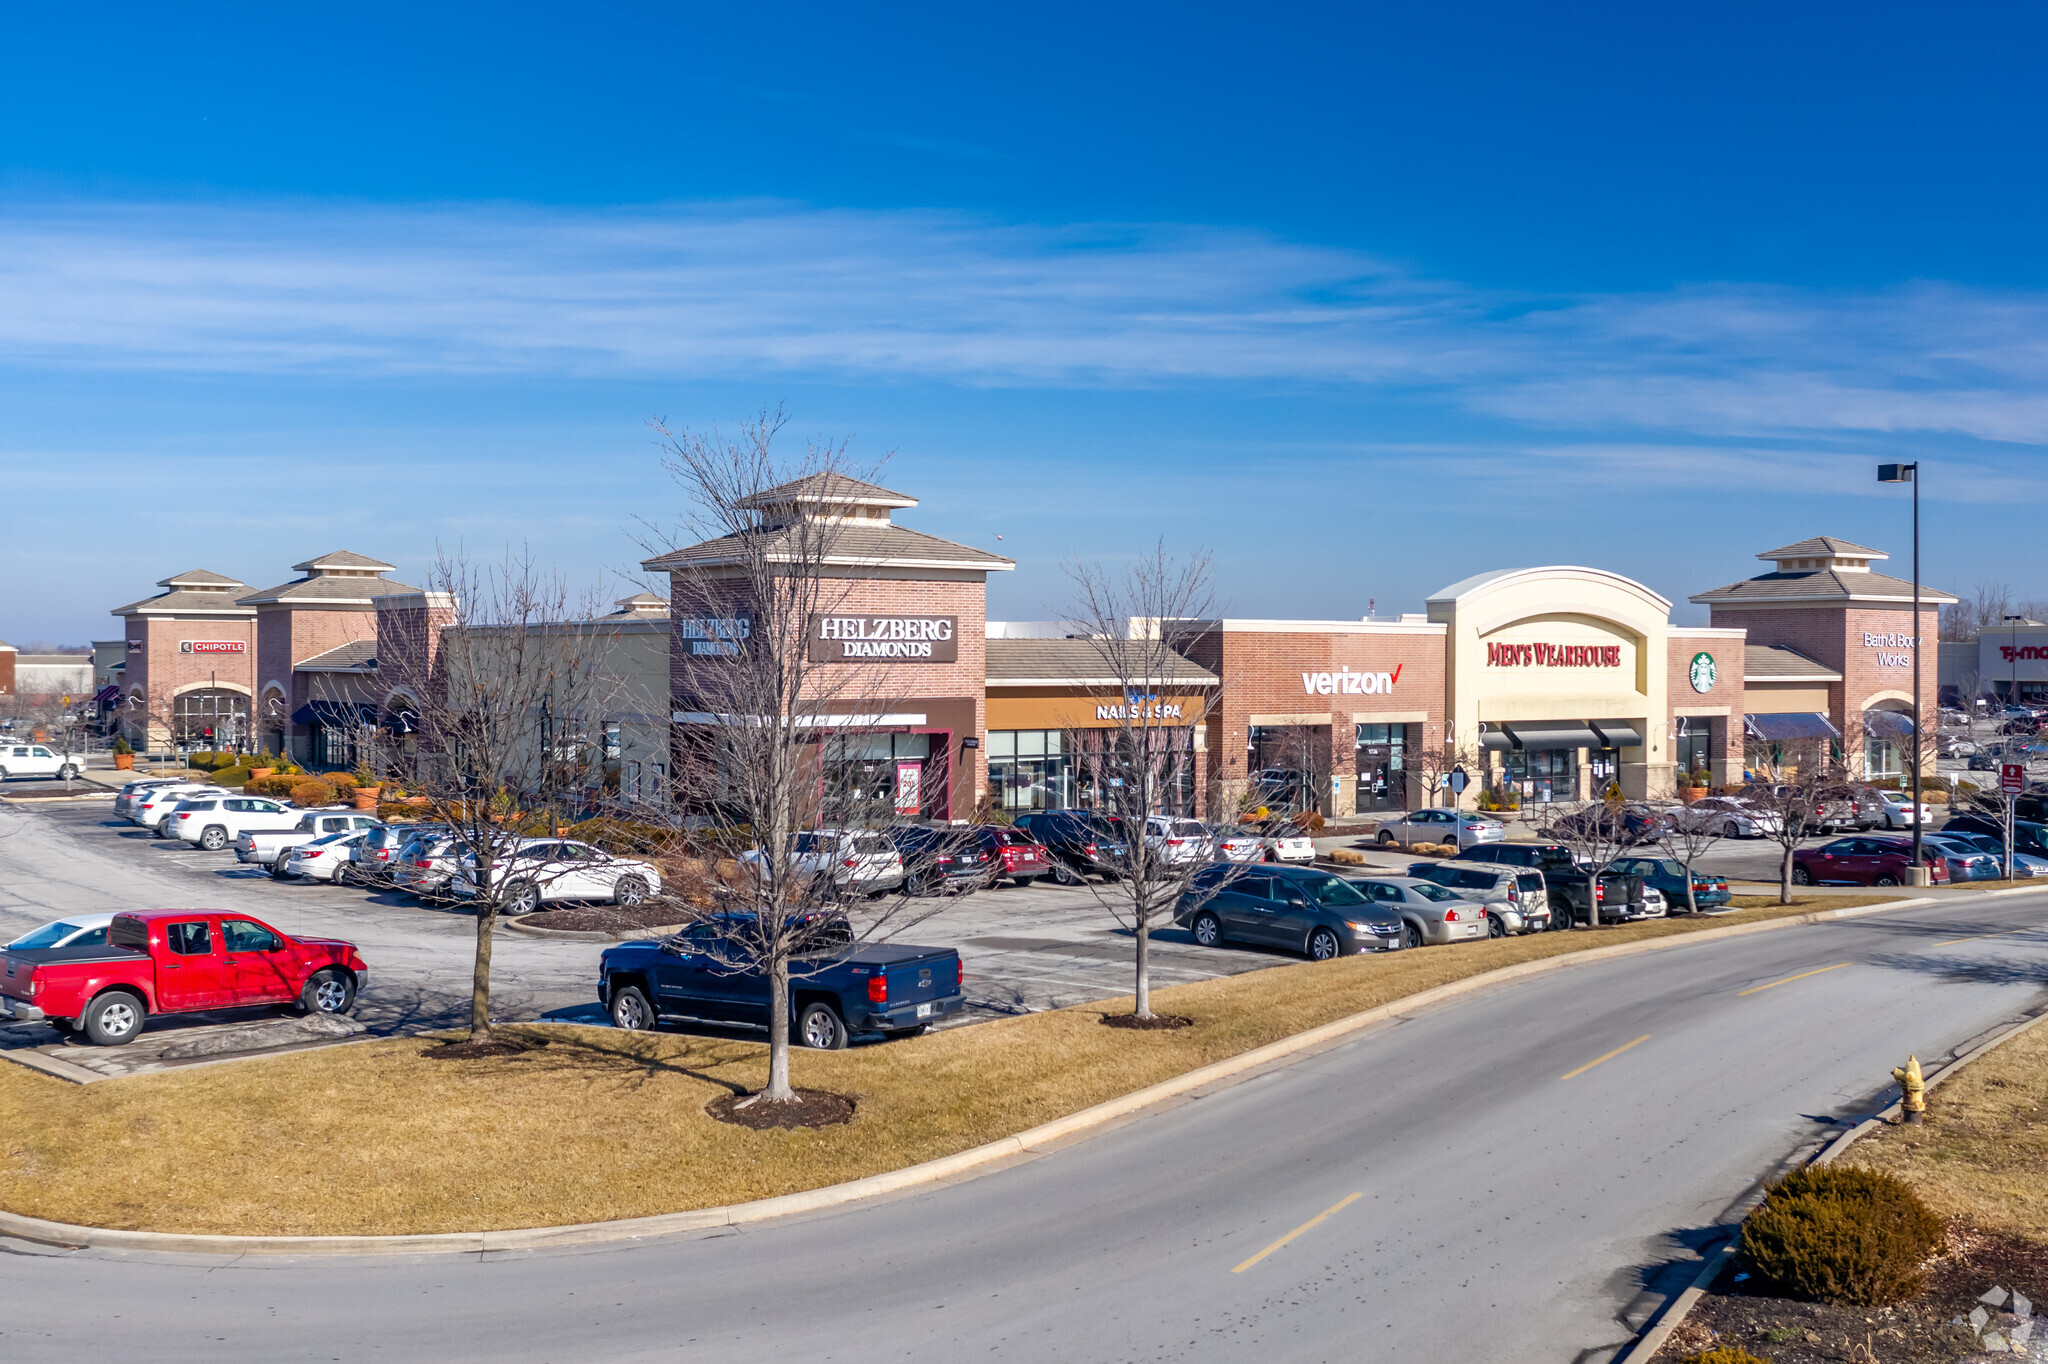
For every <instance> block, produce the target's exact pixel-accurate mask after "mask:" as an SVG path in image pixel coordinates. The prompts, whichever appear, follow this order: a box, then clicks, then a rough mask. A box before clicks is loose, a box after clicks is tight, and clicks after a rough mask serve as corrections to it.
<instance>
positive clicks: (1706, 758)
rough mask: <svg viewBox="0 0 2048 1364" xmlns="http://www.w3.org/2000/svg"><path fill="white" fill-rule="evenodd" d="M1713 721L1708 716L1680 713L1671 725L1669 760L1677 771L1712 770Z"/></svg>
mask: <svg viewBox="0 0 2048 1364" xmlns="http://www.w3.org/2000/svg"><path fill="white" fill-rule="evenodd" d="M1713 725H1714V722H1713V720H1712V718H1711V717H1708V716H1697V715H1693V716H1688V715H1681V716H1679V717H1678V719H1677V721H1676V722H1675V724H1674V725H1673V729H1674V733H1673V734H1672V736H1671V760H1672V761H1673V762H1674V763H1676V764H1678V771H1680V772H1681V773H1683V772H1702V771H1704V772H1711V771H1713V770H1714V730H1713Z"/></svg>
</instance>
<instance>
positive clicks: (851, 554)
mask: <svg viewBox="0 0 2048 1364" xmlns="http://www.w3.org/2000/svg"><path fill="white" fill-rule="evenodd" d="M789 533H790V532H789V528H788V527H782V526H778V527H775V528H773V529H769V530H765V531H762V532H760V534H761V535H762V536H763V537H765V540H766V543H765V547H764V550H763V552H765V554H766V555H767V557H768V560H769V562H771V563H773V562H775V561H776V559H777V557H778V549H779V545H780V543H781V542H783V541H786V540H787V539H788V537H789ZM830 533H831V536H832V541H831V544H830V545H829V546H827V552H826V554H825V555H824V562H825V563H827V564H873V565H886V564H902V565H906V566H916V565H920V564H924V565H935V564H947V565H958V566H964V567H968V568H977V569H985V570H990V571H999V570H1003V569H1010V568H1015V567H1016V566H1017V563H1016V560H1014V559H1005V558H1004V557H1002V556H1001V555H1000V554H990V553H989V552H988V551H987V550H983V549H976V548H974V547H973V546H972V545H961V544H955V543H954V542H953V541H951V540H941V539H940V538H939V537H938V536H936V535H926V534H925V533H924V532H923V531H917V530H911V529H909V528H908V527H906V526H884V525H869V524H860V523H848V524H844V525H839V526H835V527H833V528H832V529H831V532H830ZM744 549H745V541H744V540H742V538H741V537H740V536H737V535H724V536H720V537H719V538H718V539H716V540H706V541H704V542H703V543H702V544H696V545H690V546H687V547H685V548H683V549H678V550H672V551H670V552H669V553H667V554H663V555H659V556H657V557H656V558H652V559H647V560H644V561H642V563H641V565H640V566H641V567H642V568H646V569H653V570H656V571H667V570H672V569H678V568H701V567H707V566H709V565H712V564H728V563H734V562H737V561H739V560H740V559H741V558H742V556H743V550H744ZM785 557H786V552H785Z"/></svg>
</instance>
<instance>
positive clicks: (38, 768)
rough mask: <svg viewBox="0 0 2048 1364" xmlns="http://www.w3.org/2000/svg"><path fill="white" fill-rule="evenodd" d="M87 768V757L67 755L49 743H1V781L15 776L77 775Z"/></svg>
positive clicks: (62, 776) (61, 776) (64, 776)
mask: <svg viewBox="0 0 2048 1364" xmlns="http://www.w3.org/2000/svg"><path fill="white" fill-rule="evenodd" d="M84 770H85V759H84V758H82V757H80V756H78V755H77V754H72V755H69V756H66V755H65V754H62V753H59V752H57V751H56V750H54V749H52V748H51V747H50V746H49V745H48V744H17V743H6V744H0V781H8V780H11V779H12V778H15V777H59V778H66V777H75V776H77V775H78V774H79V773H80V772H83V771H84Z"/></svg>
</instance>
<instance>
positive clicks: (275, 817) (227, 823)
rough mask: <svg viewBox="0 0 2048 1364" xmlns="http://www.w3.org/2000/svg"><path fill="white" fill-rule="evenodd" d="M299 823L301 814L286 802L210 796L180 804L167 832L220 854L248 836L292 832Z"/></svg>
mask: <svg viewBox="0 0 2048 1364" xmlns="http://www.w3.org/2000/svg"><path fill="white" fill-rule="evenodd" d="M298 822H299V812H298V811H297V810H295V809H293V808H292V806H291V805H290V804H289V803H288V802H285V801H281V800H263V799H260V798H258V797H256V796H215V795H210V794H209V795H200V796H193V797H191V798H190V799H187V800H184V801H180V802H179V804H178V808H177V809H175V810H173V811H172V812H171V817H170V818H169V819H167V820H165V821H164V828H165V830H166V831H168V832H169V834H170V836H171V837H172V838H178V839H183V840H184V841H185V842H187V843H197V844H198V845H199V846H200V847H202V848H204V849H206V850H207V851H208V852H219V851H220V850H221V849H222V848H225V847H226V846H227V845H228V844H230V843H232V842H234V841H235V840H236V839H237V838H240V837H241V836H242V835H243V834H244V833H249V832H253V831H255V830H258V829H280V830H281V829H289V828H291V827H292V826H293V825H295V824H297V823H298Z"/></svg>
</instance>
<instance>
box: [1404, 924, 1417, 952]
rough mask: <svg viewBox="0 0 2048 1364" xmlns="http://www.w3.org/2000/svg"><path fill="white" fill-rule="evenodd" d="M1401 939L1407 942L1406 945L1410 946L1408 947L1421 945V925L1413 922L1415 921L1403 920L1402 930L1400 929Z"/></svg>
mask: <svg viewBox="0 0 2048 1364" xmlns="http://www.w3.org/2000/svg"><path fill="white" fill-rule="evenodd" d="M1401 940H1402V941H1403V942H1405V943H1406V944H1407V945H1408V946H1410V947H1420V946H1422V927H1421V925H1419V924H1415V923H1405V922H1404V926H1403V927H1402V930H1401Z"/></svg>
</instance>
